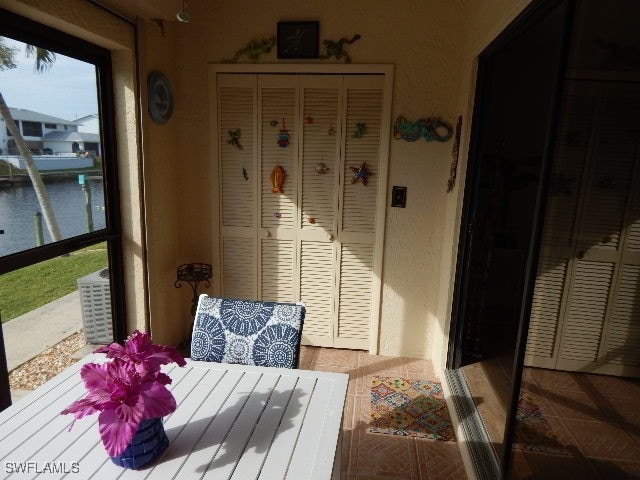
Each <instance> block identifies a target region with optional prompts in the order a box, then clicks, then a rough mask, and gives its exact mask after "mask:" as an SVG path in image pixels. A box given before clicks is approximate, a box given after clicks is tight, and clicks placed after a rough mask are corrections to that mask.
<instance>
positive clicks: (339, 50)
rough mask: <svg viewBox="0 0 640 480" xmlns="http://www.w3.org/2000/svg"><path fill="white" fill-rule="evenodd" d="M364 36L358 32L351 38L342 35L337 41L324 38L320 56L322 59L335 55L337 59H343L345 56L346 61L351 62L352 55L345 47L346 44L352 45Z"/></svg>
mask: <svg viewBox="0 0 640 480" xmlns="http://www.w3.org/2000/svg"><path fill="white" fill-rule="evenodd" d="M361 38H362V36H361V35H360V34H358V33H356V34H355V35H354V36H353V37H351V40H349V39H348V38H346V37H342V38H341V39H340V40H338V41H337V42H334V41H333V40H323V41H322V54H321V55H319V56H318V58H320V59H322V60H327V59H329V58H332V57H335V59H336V60H341V59H343V58H344V63H351V57H350V56H349V54H348V53H347V51H346V50H345V49H344V46H345V44H346V45H351V44H352V43H354V42H357V41H358V40H360V39H361Z"/></svg>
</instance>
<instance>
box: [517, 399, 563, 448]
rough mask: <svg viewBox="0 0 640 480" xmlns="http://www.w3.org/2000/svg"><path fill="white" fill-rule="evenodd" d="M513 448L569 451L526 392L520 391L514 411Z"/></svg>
mask: <svg viewBox="0 0 640 480" xmlns="http://www.w3.org/2000/svg"><path fill="white" fill-rule="evenodd" d="M516 419H517V423H516V428H515V438H514V442H513V446H514V448H516V449H518V450H526V451H530V452H543V453H555V454H558V455H569V451H568V450H567V449H566V448H565V447H564V445H563V444H562V443H561V442H560V440H559V439H558V436H557V435H556V433H555V432H554V430H553V428H552V427H551V425H550V424H549V422H548V421H547V419H546V418H544V415H542V412H541V411H540V407H538V405H536V404H535V402H534V401H533V399H532V398H531V395H530V394H529V393H528V392H521V393H520V399H519V400H518V411H517V412H516Z"/></svg>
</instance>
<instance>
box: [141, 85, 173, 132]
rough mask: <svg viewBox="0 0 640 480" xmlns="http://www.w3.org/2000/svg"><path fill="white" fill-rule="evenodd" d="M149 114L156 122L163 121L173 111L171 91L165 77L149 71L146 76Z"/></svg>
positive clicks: (167, 118)
mask: <svg viewBox="0 0 640 480" xmlns="http://www.w3.org/2000/svg"><path fill="white" fill-rule="evenodd" d="M147 95H148V96H149V99H148V104H149V114H150V115H151V118H153V121H154V122H156V123H165V122H166V121H167V120H169V118H171V114H172V113H173V92H172V90H171V84H170V83H169V80H168V79H167V77H165V76H164V75H163V74H161V73H160V72H151V73H150V74H149V77H148V78H147Z"/></svg>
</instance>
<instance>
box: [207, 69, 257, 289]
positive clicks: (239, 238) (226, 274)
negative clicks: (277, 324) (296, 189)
mask: <svg viewBox="0 0 640 480" xmlns="http://www.w3.org/2000/svg"><path fill="white" fill-rule="evenodd" d="M256 82H257V77H256V76H255V75H244V76H240V77H239V76H237V75H219V76H218V78H217V85H218V92H217V95H218V134H219V138H218V144H219V149H220V152H219V155H220V178H221V179H222V182H221V197H222V198H221V212H220V216H221V243H222V245H221V250H222V253H221V256H222V258H221V262H222V268H221V269H222V272H221V276H220V278H221V283H222V294H223V296H225V297H229V298H256V296H257V293H258V291H257V272H258V269H257V258H258V257H257V243H256V227H257V217H256V215H257V195H256V194H257V185H258V182H257V151H256V145H257V122H256V111H257V110H256V105H257V101H256V100H257V94H256ZM234 139H235V140H234Z"/></svg>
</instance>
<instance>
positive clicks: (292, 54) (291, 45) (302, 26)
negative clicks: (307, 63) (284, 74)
mask: <svg viewBox="0 0 640 480" xmlns="http://www.w3.org/2000/svg"><path fill="white" fill-rule="evenodd" d="M319 30H320V22H278V58H318V48H319Z"/></svg>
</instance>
